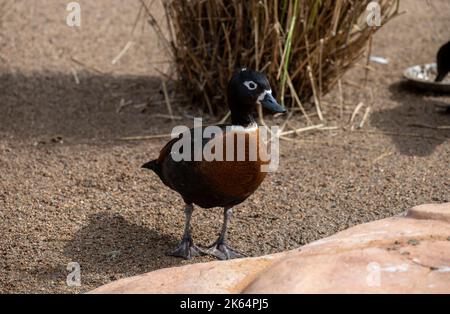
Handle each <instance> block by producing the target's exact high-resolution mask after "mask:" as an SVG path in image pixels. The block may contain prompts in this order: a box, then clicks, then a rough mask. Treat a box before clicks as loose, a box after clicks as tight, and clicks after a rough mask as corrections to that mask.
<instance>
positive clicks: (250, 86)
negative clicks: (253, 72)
mask: <svg viewBox="0 0 450 314" xmlns="http://www.w3.org/2000/svg"><path fill="white" fill-rule="evenodd" d="M244 85H245V87H247V88H248V89H249V90H255V89H256V88H257V87H258V84H256V83H255V82H253V81H245V82H244Z"/></svg>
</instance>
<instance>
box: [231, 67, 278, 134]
mask: <svg viewBox="0 0 450 314" xmlns="http://www.w3.org/2000/svg"><path fill="white" fill-rule="evenodd" d="M257 104H261V105H262V106H263V107H264V108H266V109H267V110H269V111H270V112H272V113H285V112H286V109H284V108H283V107H282V106H281V105H280V104H278V102H277V101H276V100H275V98H274V97H273V95H272V89H271V87H270V84H269V81H268V80H267V77H266V76H265V75H264V74H262V73H259V72H256V71H253V70H250V69H246V68H243V69H241V70H239V71H238V72H236V73H235V74H234V75H233V77H232V78H231V80H230V82H229V84H228V105H229V107H230V111H231V121H232V123H233V124H235V125H243V126H246V125H249V124H250V123H252V122H254V120H253V117H252V112H253V110H254V108H255V107H256V105H257Z"/></svg>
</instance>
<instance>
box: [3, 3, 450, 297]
mask: <svg viewBox="0 0 450 314" xmlns="http://www.w3.org/2000/svg"><path fill="white" fill-rule="evenodd" d="M80 3H81V6H82V10H83V11H82V14H83V15H82V23H83V25H82V28H81V29H72V28H69V27H68V26H67V25H66V24H65V15H66V11H65V5H66V1H56V0H47V1H33V2H30V1H28V0H22V1H15V2H14V4H13V6H12V7H11V8H10V10H9V11H8V12H7V13H6V15H5V17H4V20H3V25H2V28H1V31H0V64H1V67H0V230H1V236H0V292H3V293H7V292H20V293H24V292H31V293H40V292H43V293H50V292H62V293H79V292H85V291H88V290H90V289H92V288H94V287H97V286H99V285H101V284H104V283H107V282H110V281H111V280H115V279H119V278H122V277H126V276H131V275H135V274H139V273H143V272H148V271H152V270H156V269H159V268H163V267H170V266H176V265H183V264H186V263H193V262H201V261H207V260H210V258H208V257H203V258H197V259H194V260H192V261H183V260H180V259H176V258H172V257H167V256H166V255H165V252H166V251H167V250H169V249H170V248H172V247H173V246H175V245H176V243H177V242H178V240H179V238H180V237H181V233H182V226H183V214H182V206H183V204H182V201H181V199H180V198H179V197H178V196H177V195H175V194H174V193H173V192H171V191H170V190H169V189H168V188H166V187H164V186H163V185H162V184H161V183H160V181H159V180H158V179H157V177H156V176H155V175H154V174H152V173H149V172H145V171H141V170H140V169H139V166H140V165H141V164H142V163H143V162H145V161H147V160H150V159H152V158H154V157H155V156H157V154H158V151H159V149H160V148H161V146H162V145H163V144H164V141H163V140H154V141H139V142H125V141H120V140H118V139H119V138H120V137H123V136H130V135H144V134H158V133H166V132H169V131H170V130H171V127H172V126H174V125H175V124H181V123H187V124H190V123H191V122H190V120H189V119H187V118H186V119H185V120H184V121H177V122H176V123H173V122H171V121H167V120H164V119H161V118H158V117H155V116H154V114H155V113H166V109H165V106H164V104H163V103H162V102H161V101H160V100H161V95H160V92H159V90H160V80H161V76H160V75H159V72H158V71H160V70H164V67H165V66H164V64H163V63H160V62H161V61H165V60H167V59H166V58H167V57H166V54H165V53H164V52H163V50H162V49H161V47H159V46H158V43H157V39H156V37H155V35H154V34H153V33H152V32H151V31H150V30H149V29H148V28H146V27H142V25H139V26H138V28H137V30H136V32H135V36H134V40H135V42H136V43H135V45H134V46H133V47H132V48H131V49H130V50H129V51H128V53H127V54H126V55H125V56H124V57H123V58H122V59H121V60H120V62H119V63H118V64H116V65H112V64H111V60H112V59H113V58H114V57H115V56H116V55H117V54H118V53H119V52H120V50H121V49H122V47H123V46H124V45H125V44H126V42H127V41H128V40H129V39H130V38H131V35H130V33H131V30H132V28H133V23H134V20H135V17H136V14H137V10H138V9H139V5H138V3H137V1H120V0H101V1H100V0H98V1H87V0H85V1H80ZM402 6H403V9H406V10H407V11H408V13H407V14H404V15H402V16H400V17H398V18H397V19H396V20H394V21H393V22H392V23H391V24H390V25H388V26H387V27H386V28H385V29H383V30H382V31H381V32H380V33H379V34H377V36H376V38H375V42H374V45H375V47H374V52H373V54H374V55H378V56H383V57H386V58H388V59H389V60H390V64H389V65H388V66H385V65H376V64H374V65H372V66H373V67H374V69H375V71H372V72H370V76H369V81H368V86H370V88H371V89H372V93H373V98H371V97H370V95H369V93H368V92H366V91H364V90H361V89H360V88H356V87H354V86H352V85H351V82H358V84H361V82H362V78H363V77H364V71H363V70H362V69H361V68H360V67H356V68H355V69H354V70H352V71H351V73H349V74H348V75H347V76H346V78H345V80H344V81H345V82H347V84H344V100H345V107H344V116H343V117H342V118H339V114H338V111H339V110H338V109H337V104H338V100H337V99H338V97H337V95H338V94H337V92H336V91H333V92H331V93H330V94H329V95H328V96H327V97H326V99H325V101H326V102H327V105H326V106H324V111H325V117H326V119H327V125H338V126H346V125H347V122H348V120H349V117H350V115H351V113H352V111H353V109H354V108H355V106H356V105H357V104H358V103H359V102H360V101H362V102H364V104H365V107H366V106H371V108H372V111H371V112H372V113H371V115H370V117H369V118H368V120H367V122H366V123H365V125H364V126H363V128H362V129H355V130H354V131H351V130H350V128H349V127H348V126H347V127H345V128H340V129H339V130H331V131H319V132H310V133H306V134H304V135H302V137H301V138H300V139H301V141H300V142H297V143H288V142H282V146H281V165H280V169H279V171H278V172H276V173H273V174H271V175H270V176H269V177H268V178H267V179H266V181H265V182H264V183H263V185H262V187H261V188H260V189H259V190H258V191H257V192H256V193H255V194H254V195H253V196H252V197H251V198H250V199H249V200H248V201H247V202H245V203H244V204H241V205H240V206H238V207H237V208H236V210H235V217H234V219H233V222H232V224H231V226H230V241H231V243H232V245H233V246H235V247H236V248H238V249H239V250H241V251H244V252H246V253H247V254H249V255H251V256H256V255H262V254H269V253H275V252H279V251H282V250H287V249H292V248H295V247H298V246H300V245H302V244H305V243H308V242H310V241H313V240H316V239H319V238H322V237H325V236H327V235H331V234H333V233H335V232H337V231H340V230H343V229H345V228H348V227H349V226H352V225H355V224H359V223H363V222H367V221H371V220H375V219H380V218H383V217H387V216H392V215H395V214H399V213H401V212H403V211H404V210H405V209H407V208H408V207H410V206H413V205H416V204H420V203H429V202H448V201H450V193H449V191H450V186H449V185H450V184H449V183H450V180H449V178H450V172H449V171H450V170H449V164H450V145H449V143H448V141H449V135H450V131H449V130H448V129H433V128H423V127H419V126H418V125H428V126H443V125H447V126H448V125H450V116H449V115H448V113H447V114H445V113H442V112H440V111H439V109H438V107H437V106H443V105H444V106H445V105H449V104H450V97H449V96H445V95H433V94H427V93H419V92H417V91H412V90H410V89H408V88H407V87H406V86H405V84H403V83H401V73H402V71H403V69H404V68H405V67H407V66H410V65H414V64H419V63H425V62H431V61H433V60H434V56H435V53H436V51H437V49H438V47H439V46H440V45H441V44H442V43H444V42H445V41H447V40H449V39H450V38H449V33H448V30H449V29H450V18H449V17H450V2H449V1H447V0H434V1H432V5H431V6H428V5H426V4H425V1H422V0H404V1H403V4H402ZM154 13H155V14H156V15H157V16H158V17H161V16H162V15H161V10H160V9H157V8H156V9H154ZM74 60H77V62H75V61H74ZM80 63H81V64H82V65H80ZM73 71H75V72H76V73H77V75H78V77H79V80H80V84H79V85H77V84H76V83H75V79H74V75H73ZM348 82H350V84H348ZM121 99H124V101H125V102H128V101H132V102H133V105H136V104H142V103H148V106H147V107H146V108H144V109H143V108H142V107H140V106H137V107H134V106H133V105H130V106H127V107H125V108H123V110H122V111H120V112H118V107H119V105H120V102H121ZM365 107H364V108H363V111H364V109H365ZM176 113H177V114H180V115H183V114H186V113H187V114H190V115H193V114H198V113H195V112H192V111H191V110H189V109H188V108H185V109H183V108H179V109H177V112H176ZM361 118H362V114H361V113H360V114H358V116H357V117H356V121H355V124H359V122H360V121H361ZM297 120H298V121H296V123H297V124H298V125H300V124H302V123H304V122H303V120H302V119H301V118H299V119H297ZM208 121H212V119H209V120H208ZM282 121H283V120H282V119H280V120H275V121H273V122H274V123H282ZM220 224H221V210H219V209H217V210H201V209H200V210H198V211H196V212H195V216H194V219H193V230H194V237H195V239H196V241H197V242H198V244H200V245H208V244H210V243H211V242H212V239H213V238H215V236H216V235H217V234H218V231H219V228H220ZM69 262H78V263H80V264H81V267H82V286H81V287H80V288H72V287H68V286H67V285H66V276H67V274H68V271H67V270H66V267H67V263H69Z"/></svg>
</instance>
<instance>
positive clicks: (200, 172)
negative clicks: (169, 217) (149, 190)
mask: <svg viewBox="0 0 450 314" xmlns="http://www.w3.org/2000/svg"><path fill="white" fill-rule="evenodd" d="M227 99H228V107H229V110H230V113H231V124H219V125H216V130H217V129H219V130H220V131H221V132H219V135H217V134H214V136H211V137H210V138H202V140H201V142H200V144H199V145H201V146H202V148H205V147H206V146H207V145H210V147H211V146H213V147H214V149H212V150H211V151H213V152H214V151H215V150H216V149H217V153H218V155H220V147H222V149H223V151H222V154H223V156H227V157H228V156H229V155H230V156H233V157H234V158H216V159H214V160H209V159H208V160H206V159H205V158H201V159H200V160H199V159H194V160H179V159H178V158H175V153H176V149H175V147H176V146H178V145H177V143H179V141H181V140H183V141H186V140H187V141H188V142H191V143H192V145H191V147H192V146H194V145H196V144H198V143H199V141H195V138H194V136H192V134H195V132H196V131H200V132H203V131H204V130H205V127H201V130H196V129H195V128H194V129H189V130H188V131H186V132H183V133H181V134H179V136H178V137H175V138H173V139H172V140H170V141H169V142H168V143H167V144H166V145H165V146H164V147H163V148H162V149H161V151H160V154H159V157H158V158H157V159H154V160H151V161H150V162H147V163H145V164H144V165H142V168H144V169H148V170H152V171H153V172H155V173H156V175H158V177H159V178H160V179H161V181H162V183H163V184H164V185H166V186H167V187H169V188H170V189H172V190H174V191H175V192H177V193H178V194H179V195H181V198H182V199H183V201H184V204H185V205H184V215H185V224H184V232H183V237H182V239H181V242H180V244H179V245H178V246H177V247H176V248H175V249H173V250H172V251H170V252H168V255H170V256H175V257H181V258H184V259H191V258H193V257H196V256H204V255H210V256H213V257H215V258H217V259H219V260H228V259H234V258H241V257H245V256H246V255H245V254H243V253H241V252H239V251H237V250H236V249H234V248H232V247H230V246H229V245H228V241H227V229H228V225H229V222H230V219H231V216H232V213H233V208H234V207H235V206H237V205H239V204H241V203H242V202H244V201H245V200H246V199H247V198H248V197H249V196H251V195H252V194H253V193H254V192H255V191H256V190H257V189H258V187H259V186H260V185H261V183H262V182H263V180H264V178H265V176H266V174H267V172H265V171H261V167H262V166H264V165H267V164H268V163H269V162H270V157H269V156H268V154H267V151H266V149H265V145H266V143H265V141H264V140H262V139H261V138H260V132H259V126H258V124H257V123H256V121H255V119H254V118H253V112H254V111H255V108H256V106H259V105H260V106H262V107H263V108H264V109H265V110H267V111H269V112H270V113H272V114H276V113H286V112H287V111H286V109H285V108H284V107H283V106H281V105H280V104H279V103H278V102H277V100H276V99H275V97H274V95H273V94H272V88H271V87H270V84H269V81H268V79H267V77H266V75H265V74H263V73H261V72H258V71H255V70H251V69H247V68H241V69H239V70H238V71H236V72H235V73H234V74H233V75H232V77H231V79H230V81H229V83H228V87H227ZM239 135H243V136H244V137H243V138H245V141H243V142H241V144H242V143H245V146H242V147H244V153H245V154H244V155H245V158H244V159H243V160H239V159H238V158H236V154H237V152H236V148H237V144H238V143H239V141H236V142H234V147H233V146H232V145H227V144H226V143H227V142H228V141H230V140H232V139H235V138H236V137H237V136H239ZM219 140H220V141H219ZM255 142H256V143H257V146H258V148H259V149H258V152H257V154H256V156H254V157H255V158H249V156H250V149H251V147H250V143H255ZM230 143H231V142H230ZM212 144H215V145H212ZM187 147H188V146H187ZM231 148H234V149H233V151H232V152H230V150H231ZM261 148H263V149H261ZM183 149H184V148H183ZM183 149H180V150H179V152H182V151H183ZM186 149H189V148H186ZM228 153H229V155H227V154H228ZM221 159H222V160H221ZM230 159H231V160H230ZM194 205H195V206H199V207H201V208H203V209H208V210H209V209H212V208H222V209H223V224H222V228H221V231H220V234H219V237H218V238H217V240H216V241H215V242H214V243H213V244H212V245H211V246H209V247H207V248H201V247H199V246H197V245H196V244H195V243H194V241H193V238H192V234H191V226H190V224H191V218H192V214H193V212H194Z"/></svg>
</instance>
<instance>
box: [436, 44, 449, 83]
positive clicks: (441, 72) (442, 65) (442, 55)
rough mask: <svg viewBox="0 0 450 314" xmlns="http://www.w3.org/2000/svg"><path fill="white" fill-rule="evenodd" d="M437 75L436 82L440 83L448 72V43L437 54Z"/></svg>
mask: <svg viewBox="0 0 450 314" xmlns="http://www.w3.org/2000/svg"><path fill="white" fill-rule="evenodd" d="M437 68H438V75H437V77H436V82H440V81H442V80H443V79H444V78H445V76H446V75H447V74H448V73H449V72H450V41H449V42H448V43H446V44H445V45H443V46H442V47H441V48H440V49H439V51H438V54H437Z"/></svg>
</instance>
